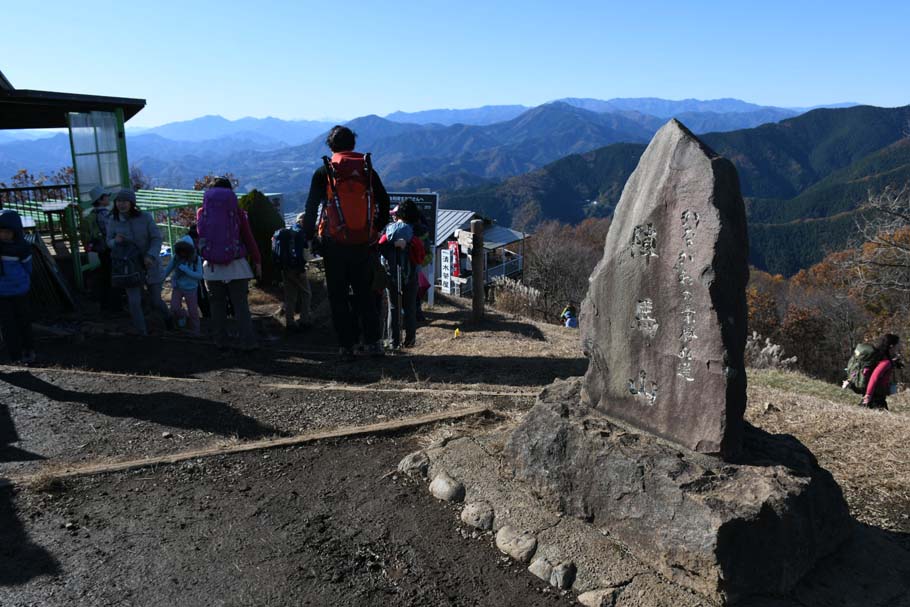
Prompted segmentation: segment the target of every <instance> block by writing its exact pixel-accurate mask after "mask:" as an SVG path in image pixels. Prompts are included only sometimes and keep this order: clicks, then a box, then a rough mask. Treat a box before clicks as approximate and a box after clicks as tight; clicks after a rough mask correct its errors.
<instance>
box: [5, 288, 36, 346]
mask: <svg viewBox="0 0 910 607" xmlns="http://www.w3.org/2000/svg"><path fill="white" fill-rule="evenodd" d="M0 331H2V332H3V342H4V343H5V344H6V351H7V352H8V353H9V358H10V360H11V361H13V362H16V361H18V360H20V359H21V358H22V356H23V355H24V354H25V353H26V352H30V351H31V350H32V349H33V348H34V342H33V341H32V320H31V318H30V317H29V310H28V295H27V294H26V295H16V296H14V297H0Z"/></svg>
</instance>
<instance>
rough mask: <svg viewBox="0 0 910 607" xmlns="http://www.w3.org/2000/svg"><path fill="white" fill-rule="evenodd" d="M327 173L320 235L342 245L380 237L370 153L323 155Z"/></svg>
mask: <svg viewBox="0 0 910 607" xmlns="http://www.w3.org/2000/svg"><path fill="white" fill-rule="evenodd" d="M322 162H323V164H324V165H325V170H326V174H327V177H328V179H327V183H326V203H325V206H324V207H323V210H322V217H321V219H320V221H319V235H320V236H321V237H323V238H325V237H328V238H329V239H331V240H334V241H335V242H337V243H339V244H343V245H356V244H368V243H371V242H375V241H376V239H377V238H378V237H379V232H378V230H377V229H376V202H375V201H374V200H373V164H372V161H371V160H370V155H369V154H360V153H358V152H338V153H336V154H333V155H332V159H331V160H329V157H328V156H323V157H322Z"/></svg>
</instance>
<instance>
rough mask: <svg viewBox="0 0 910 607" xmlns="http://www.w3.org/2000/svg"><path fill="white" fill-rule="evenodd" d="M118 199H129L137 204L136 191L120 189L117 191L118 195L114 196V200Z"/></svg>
mask: <svg viewBox="0 0 910 607" xmlns="http://www.w3.org/2000/svg"><path fill="white" fill-rule="evenodd" d="M118 200H129V201H130V202H132V203H133V204H136V193H135V192H134V191H133V190H120V191H119V192H117V195H116V196H114V202H117V201H118Z"/></svg>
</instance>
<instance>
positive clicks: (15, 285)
mask: <svg viewBox="0 0 910 607" xmlns="http://www.w3.org/2000/svg"><path fill="white" fill-rule="evenodd" d="M31 284H32V246H31V245H30V244H29V243H28V242H27V241H26V240H25V232H24V231H23V230H22V218H21V217H19V213H17V212H15V211H10V210H5V211H0V332H2V333H3V341H4V342H5V343H6V351H7V353H8V354H9V358H10V360H11V361H12V362H13V364H16V363H25V364H29V363H32V362H34V361H35V350H34V349H33V348H34V346H33V343H34V342H33V340H32V321H31V318H30V317H29V309H28V292H29V289H30V288H31Z"/></svg>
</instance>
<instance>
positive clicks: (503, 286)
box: [492, 276, 546, 319]
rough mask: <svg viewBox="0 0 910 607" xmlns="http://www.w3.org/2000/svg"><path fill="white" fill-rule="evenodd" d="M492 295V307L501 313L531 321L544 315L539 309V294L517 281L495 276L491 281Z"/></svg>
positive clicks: (543, 311)
mask: <svg viewBox="0 0 910 607" xmlns="http://www.w3.org/2000/svg"><path fill="white" fill-rule="evenodd" d="M492 293H493V305H494V306H495V307H496V309H498V310H500V311H502V312H507V313H509V314H515V315H517V316H523V317H525V318H532V319H542V318H543V317H545V315H546V314H545V310H541V308H540V292H539V291H538V290H537V289H534V288H533V287H529V286H527V285H525V284H522V283H520V282H518V281H517V280H513V279H511V278H508V277H506V276H497V277H496V278H494V279H493V290H492Z"/></svg>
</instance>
